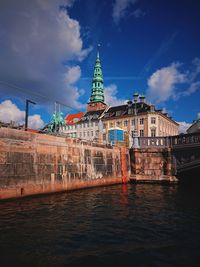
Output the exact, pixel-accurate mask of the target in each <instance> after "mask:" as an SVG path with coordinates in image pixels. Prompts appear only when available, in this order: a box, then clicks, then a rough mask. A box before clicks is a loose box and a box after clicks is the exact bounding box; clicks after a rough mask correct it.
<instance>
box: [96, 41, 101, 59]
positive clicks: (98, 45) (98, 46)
mask: <svg viewBox="0 0 200 267" xmlns="http://www.w3.org/2000/svg"><path fill="white" fill-rule="evenodd" d="M100 46H101V45H100V44H97V58H99V48H100Z"/></svg>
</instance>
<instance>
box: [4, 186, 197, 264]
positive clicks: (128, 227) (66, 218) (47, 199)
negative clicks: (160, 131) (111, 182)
mask: <svg viewBox="0 0 200 267" xmlns="http://www.w3.org/2000/svg"><path fill="white" fill-rule="evenodd" d="M0 266H1V267H4V266H5V267H7V266H12V267H13V266H21V267H22V266H26V267H30V266H42V267H43V266H44V267H46V266H48V267H51V266H52V267H57V266H59V267H62V266H94V267H95V266H101V267H102V266H115V267H116V266H123V267H125V266H136V267H137V266H142V267H147V266H148V267H162V266H164V267H169V266H171V267H176V266H179V267H184V266H186V267H193V266H200V196H199V194H198V190H194V189H190V188H188V187H186V186H180V185H173V186H167V185H149V184H138V185H134V184H130V185H128V186H125V185H115V186H109V187H99V188H93V189H87V190H80V191H74V192H69V193H61V194H54V195H47V196H40V197H32V198H25V199H19V200H13V201H6V202H1V203H0Z"/></svg>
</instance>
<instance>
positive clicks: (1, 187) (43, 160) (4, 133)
mask: <svg viewBox="0 0 200 267" xmlns="http://www.w3.org/2000/svg"><path fill="white" fill-rule="evenodd" d="M129 162H130V160H129V153H128V150H126V149H124V148H123V149H122V148H117V147H108V146H105V145H100V144H99V145H98V144H92V143H90V142H84V141H80V140H77V139H76V140H75V139H69V138H65V137H58V136H52V135H47V134H39V133H31V132H24V131H20V130H14V129H9V128H0V199H6V198H16V197H24V196H28V195H34V194H44V193H51V192H59V191H68V190H74V189H80V188H87V187H93V186H102V185H109V184H117V183H122V182H127V181H128V179H129Z"/></svg>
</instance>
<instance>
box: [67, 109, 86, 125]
mask: <svg viewBox="0 0 200 267" xmlns="http://www.w3.org/2000/svg"><path fill="white" fill-rule="evenodd" d="M83 115H84V112H78V113H76V114H67V115H66V117H65V121H66V125H69V124H75V123H77V122H78V121H79V120H80V119H81V118H82V117H83Z"/></svg>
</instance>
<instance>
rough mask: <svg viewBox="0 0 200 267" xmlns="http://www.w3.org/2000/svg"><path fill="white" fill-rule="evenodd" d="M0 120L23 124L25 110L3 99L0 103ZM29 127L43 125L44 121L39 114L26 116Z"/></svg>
mask: <svg viewBox="0 0 200 267" xmlns="http://www.w3.org/2000/svg"><path fill="white" fill-rule="evenodd" d="M0 121H2V122H7V123H10V122H11V121H12V122H15V123H16V124H24V121H25V111H23V110H20V109H19V108H18V107H17V105H15V104H14V103H12V101H10V100H5V101H3V102H2V103H0ZM28 126H29V128H33V129H39V128H41V127H43V126H44V122H43V120H42V119H41V117H40V115H38V114H35V115H31V116H29V118H28Z"/></svg>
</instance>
